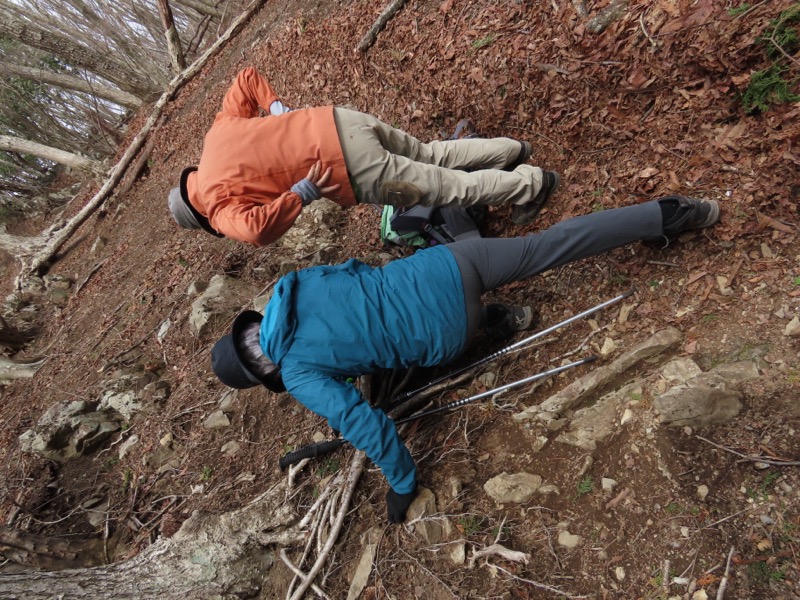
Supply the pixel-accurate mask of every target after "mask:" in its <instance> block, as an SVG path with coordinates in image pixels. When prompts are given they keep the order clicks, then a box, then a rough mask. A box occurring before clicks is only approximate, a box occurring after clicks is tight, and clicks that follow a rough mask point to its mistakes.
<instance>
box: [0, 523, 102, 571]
mask: <svg viewBox="0 0 800 600" xmlns="http://www.w3.org/2000/svg"><path fill="white" fill-rule="evenodd" d="M0 550H2V552H3V556H5V557H6V558H7V559H8V560H10V561H12V562H14V563H17V564H20V565H28V566H31V567H33V568H35V569H47V570H61V569H74V568H75V567H78V566H80V565H87V564H102V563H103V559H102V557H103V542H102V540H81V539H71V538H52V537H45V536H42V535H35V534H33V533H27V532H25V531H18V530H16V529H13V528H11V527H4V526H0Z"/></svg>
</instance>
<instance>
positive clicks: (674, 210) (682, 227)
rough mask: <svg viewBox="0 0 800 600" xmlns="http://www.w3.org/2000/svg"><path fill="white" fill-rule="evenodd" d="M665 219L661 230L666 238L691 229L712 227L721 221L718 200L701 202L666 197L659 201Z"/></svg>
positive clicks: (678, 197) (692, 199) (683, 197)
mask: <svg viewBox="0 0 800 600" xmlns="http://www.w3.org/2000/svg"><path fill="white" fill-rule="evenodd" d="M658 203H659V204H660V205H661V210H662V214H665V215H669V216H666V217H665V219H664V223H663V224H662V226H661V228H662V231H663V232H664V235H665V236H671V235H678V234H679V233H683V232H684V231H689V230H690V229H703V228H704V227H711V226H712V225H714V224H715V223H716V222H717V221H719V204H718V203H717V201H716V200H699V199H696V198H688V197H686V196H665V197H663V198H659V199H658Z"/></svg>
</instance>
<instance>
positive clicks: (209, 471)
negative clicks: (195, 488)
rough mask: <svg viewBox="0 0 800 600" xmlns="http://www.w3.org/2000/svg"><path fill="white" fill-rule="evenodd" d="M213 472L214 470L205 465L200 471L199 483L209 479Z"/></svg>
mask: <svg viewBox="0 0 800 600" xmlns="http://www.w3.org/2000/svg"><path fill="white" fill-rule="evenodd" d="M213 472H214V469H212V468H211V467H209V466H208V465H206V466H205V467H203V470H202V471H200V481H208V480H209V479H211V474H212V473H213Z"/></svg>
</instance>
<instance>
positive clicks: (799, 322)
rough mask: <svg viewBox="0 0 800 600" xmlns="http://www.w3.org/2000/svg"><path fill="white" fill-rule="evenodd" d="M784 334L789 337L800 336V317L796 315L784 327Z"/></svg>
mask: <svg viewBox="0 0 800 600" xmlns="http://www.w3.org/2000/svg"><path fill="white" fill-rule="evenodd" d="M783 335H785V336H788V337H800V318H798V317H795V318H794V319H792V320H791V321H789V323H788V324H787V325H786V327H785V328H784V329H783Z"/></svg>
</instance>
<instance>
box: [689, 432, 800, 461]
mask: <svg viewBox="0 0 800 600" xmlns="http://www.w3.org/2000/svg"><path fill="white" fill-rule="evenodd" d="M694 437H696V438H697V439H699V440H703V441H704V442H706V443H707V444H711V445H712V446H714V447H715V448H719V449H720V450H724V451H725V452H730V453H731V454H734V455H736V456H739V457H740V458H741V459H742V460H743V461H748V462H761V463H764V464H767V465H774V466H776V467H800V460H781V459H771V458H764V457H763V456H750V455H748V454H742V453H741V452H737V451H736V450H733V449H732V448H728V447H726V446H721V445H720V444H716V443H714V442H712V441H711V440H709V439H706V438H704V437H703V436H701V435H695V436H694Z"/></svg>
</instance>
